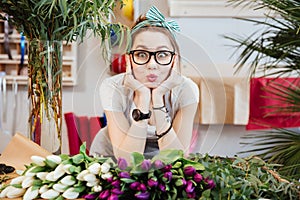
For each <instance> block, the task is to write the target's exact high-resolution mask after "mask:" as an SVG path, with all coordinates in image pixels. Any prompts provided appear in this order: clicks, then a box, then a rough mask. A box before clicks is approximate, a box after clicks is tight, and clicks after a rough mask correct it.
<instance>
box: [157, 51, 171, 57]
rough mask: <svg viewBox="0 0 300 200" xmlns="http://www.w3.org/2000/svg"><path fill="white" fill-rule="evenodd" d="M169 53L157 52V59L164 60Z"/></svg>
mask: <svg viewBox="0 0 300 200" xmlns="http://www.w3.org/2000/svg"><path fill="white" fill-rule="evenodd" d="M169 54H170V53H169V52H159V53H158V54H157V57H158V58H165V57H168V56H169Z"/></svg>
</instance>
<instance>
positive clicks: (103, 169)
mask: <svg viewBox="0 0 300 200" xmlns="http://www.w3.org/2000/svg"><path fill="white" fill-rule="evenodd" d="M109 169H110V165H109V164H108V163H103V164H102V165H101V172H102V173H107V172H109Z"/></svg>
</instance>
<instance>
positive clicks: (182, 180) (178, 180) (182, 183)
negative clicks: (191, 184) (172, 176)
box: [175, 178, 186, 187]
mask: <svg viewBox="0 0 300 200" xmlns="http://www.w3.org/2000/svg"><path fill="white" fill-rule="evenodd" d="M175 185H176V186H183V187H184V186H185V185H186V180H185V179H184V178H183V179H177V180H176V182H175Z"/></svg>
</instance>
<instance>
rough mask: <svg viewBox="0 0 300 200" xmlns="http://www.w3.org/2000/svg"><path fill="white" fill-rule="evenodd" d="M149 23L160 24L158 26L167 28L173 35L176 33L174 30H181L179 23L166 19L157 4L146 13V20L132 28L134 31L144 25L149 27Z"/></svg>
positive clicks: (152, 24) (151, 24)
mask: <svg viewBox="0 0 300 200" xmlns="http://www.w3.org/2000/svg"><path fill="white" fill-rule="evenodd" d="M149 25H150V26H158V27H163V28H166V29H168V30H169V31H170V32H171V33H172V34H173V35H174V32H179V31H180V28H179V25H178V23H177V22H176V21H174V20H170V21H166V19H165V17H164V16H163V14H162V13H161V12H160V11H159V10H158V9H157V8H156V7H155V6H151V8H150V9H149V11H148V12H147V13H146V20H144V21H142V22H141V23H139V24H137V25H136V26H135V27H134V28H133V29H132V31H131V32H132V33H134V32H135V31H137V30H138V29H140V28H142V27H147V26H149Z"/></svg>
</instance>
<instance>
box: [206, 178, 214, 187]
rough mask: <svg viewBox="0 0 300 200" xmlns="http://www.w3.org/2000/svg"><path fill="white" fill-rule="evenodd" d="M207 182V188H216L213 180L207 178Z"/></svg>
mask: <svg viewBox="0 0 300 200" xmlns="http://www.w3.org/2000/svg"><path fill="white" fill-rule="evenodd" d="M205 182H206V183H207V188H208V189H213V188H214V187H216V184H215V182H214V181H213V180H212V179H208V178H206V179H205Z"/></svg>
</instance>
